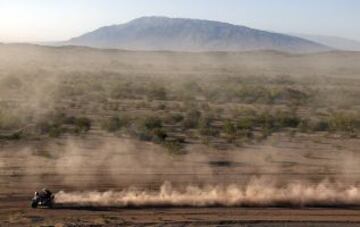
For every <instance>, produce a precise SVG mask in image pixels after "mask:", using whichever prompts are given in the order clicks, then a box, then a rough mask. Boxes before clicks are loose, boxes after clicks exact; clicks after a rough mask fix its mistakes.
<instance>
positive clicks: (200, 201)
mask: <svg viewBox="0 0 360 227" xmlns="http://www.w3.org/2000/svg"><path fill="white" fill-rule="evenodd" d="M266 182H267V181H264V180H263V179H261V178H255V179H252V180H251V181H250V182H249V183H248V184H246V185H235V184H234V185H229V186H204V187H199V186H191V185H189V186H186V187H185V188H183V189H178V188H176V187H174V186H173V185H172V184H171V183H169V182H166V183H164V184H163V185H162V186H161V187H160V189H159V190H155V191H150V190H138V189H135V188H128V189H124V190H123V191H118V192H116V191H106V192H71V193H68V192H64V191H61V192H59V193H57V194H56V203H58V204H59V205H63V206H79V207H81V206H94V207H95V206H96V207H99V206H100V207H101V206H105V207H164V206H165V207H179V206H180V207H181V206H189V207H209V206H224V207H234V206H237V207H283V206H285V207H307V206H308V207H324V206H358V205H360V188H359V185H343V184H341V183H331V182H330V181H323V182H321V183H318V184H307V183H304V182H298V183H292V184H289V185H286V186H276V185H274V184H273V185H269V184H268V183H266Z"/></svg>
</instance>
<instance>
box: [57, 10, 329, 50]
mask: <svg viewBox="0 0 360 227" xmlns="http://www.w3.org/2000/svg"><path fill="white" fill-rule="evenodd" d="M64 44H66V45H80V46H89V47H96V48H105V49H125V50H149V51H157V50H160V51H161V50H168V51H190V52H204V51H255V50H277V51H283V52H295V53H308V52H310V53H311V52H324V51H330V50H332V49H331V48H329V47H327V46H325V45H322V44H318V43H315V42H312V41H308V40H306V39H302V38H298V37H295V36H291V35H285V34H280V33H274V32H267V31H263V30H257V29H253V28H249V27H246V26H242V25H233V24H230V23H226V22H218V21H211V20H201V19H187V18H169V17H159V16H151V17H141V18H137V19H134V20H132V21H130V22H128V23H125V24H119V25H110V26H104V27H100V28H98V29H96V30H94V31H92V32H89V33H85V34H83V35H81V36H78V37H75V38H72V39H70V40H68V41H66V42H65V43H64Z"/></svg>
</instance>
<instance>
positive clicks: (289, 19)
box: [0, 0, 360, 42]
mask: <svg viewBox="0 0 360 227" xmlns="http://www.w3.org/2000/svg"><path fill="white" fill-rule="evenodd" d="M153 15H157V16H169V17H187V18H199V19H210V20H219V21H224V22H230V23H233V24H239V25H246V26H249V27H253V28H259V29H263V30H270V31H277V32H284V33H308V34H322V35H333V36H341V37H346V38H352V39H357V40H360V0H0V41H2V42H19V41H21V42H23V41H24V42H26V41H58V40H59V41H60V40H67V39H69V38H71V37H74V36H78V35H80V34H82V33H84V32H88V31H91V30H94V29H96V28H98V27H100V26H104V25H111V24H120V23H124V22H127V21H129V20H132V19H134V18H137V17H141V16H153Z"/></svg>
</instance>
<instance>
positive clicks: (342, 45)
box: [294, 34, 360, 51]
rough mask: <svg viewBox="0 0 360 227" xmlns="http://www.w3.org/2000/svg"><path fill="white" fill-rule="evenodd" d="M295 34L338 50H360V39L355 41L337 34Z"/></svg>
mask: <svg viewBox="0 0 360 227" xmlns="http://www.w3.org/2000/svg"><path fill="white" fill-rule="evenodd" d="M294 36H297V37H300V38H303V39H307V40H310V41H313V42H316V43H321V44H323V45H326V46H329V47H332V48H334V49H338V50H347V51H360V41H355V40H351V39H346V38H342V37H336V36H322V35H304V34H294Z"/></svg>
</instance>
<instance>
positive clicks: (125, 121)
mask: <svg viewBox="0 0 360 227" xmlns="http://www.w3.org/2000/svg"><path fill="white" fill-rule="evenodd" d="M130 121H131V119H130V118H129V117H127V116H113V117H111V118H109V119H106V120H105V121H104V122H103V123H102V125H101V126H102V128H103V129H105V130H106V131H108V132H116V131H119V130H121V129H122V128H123V127H128V126H129V124H130Z"/></svg>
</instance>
